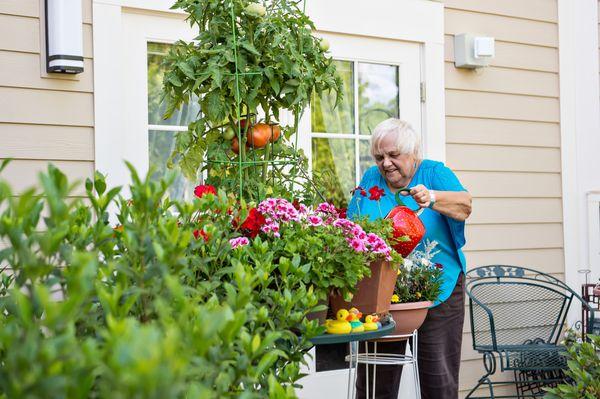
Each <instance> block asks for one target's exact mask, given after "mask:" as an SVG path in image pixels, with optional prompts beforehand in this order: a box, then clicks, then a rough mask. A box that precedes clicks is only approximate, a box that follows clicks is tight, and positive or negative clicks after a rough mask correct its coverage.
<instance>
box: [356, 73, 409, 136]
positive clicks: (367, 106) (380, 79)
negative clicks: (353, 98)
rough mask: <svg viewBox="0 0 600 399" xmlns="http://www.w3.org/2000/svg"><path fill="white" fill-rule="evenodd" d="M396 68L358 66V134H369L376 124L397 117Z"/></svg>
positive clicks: (398, 104)
mask: <svg viewBox="0 0 600 399" xmlns="http://www.w3.org/2000/svg"><path fill="white" fill-rule="evenodd" d="M398 94H399V91H398V67H397V66H394V65H381V64H368V63H363V62H361V63H359V64H358V109H359V113H360V118H359V121H360V130H359V133H360V134H371V131H372V130H373V129H374V128H375V126H377V124H378V123H379V122H381V121H383V120H386V119H388V118H397V117H398V115H399V107H400V103H399V97H398Z"/></svg>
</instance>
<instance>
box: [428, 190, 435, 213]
mask: <svg viewBox="0 0 600 399" xmlns="http://www.w3.org/2000/svg"><path fill="white" fill-rule="evenodd" d="M434 204H435V191H433V190H429V206H428V208H430V209H433V205H434Z"/></svg>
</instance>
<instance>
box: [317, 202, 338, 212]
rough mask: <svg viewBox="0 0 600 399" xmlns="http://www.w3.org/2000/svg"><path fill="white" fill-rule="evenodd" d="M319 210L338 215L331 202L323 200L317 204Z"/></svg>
mask: <svg viewBox="0 0 600 399" xmlns="http://www.w3.org/2000/svg"><path fill="white" fill-rule="evenodd" d="M317 212H323V213H330V214H332V215H337V211H336V208H335V206H333V204H329V203H327V202H322V203H320V204H319V205H318V206H317Z"/></svg>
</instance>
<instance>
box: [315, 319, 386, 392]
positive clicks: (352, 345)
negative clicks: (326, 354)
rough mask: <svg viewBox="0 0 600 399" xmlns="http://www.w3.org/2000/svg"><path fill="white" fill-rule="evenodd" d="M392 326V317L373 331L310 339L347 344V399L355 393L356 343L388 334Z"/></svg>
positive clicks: (324, 335) (317, 341) (318, 342)
mask: <svg viewBox="0 0 600 399" xmlns="http://www.w3.org/2000/svg"><path fill="white" fill-rule="evenodd" d="M394 328H396V323H394V320H393V319H391V318H390V319H389V321H388V323H387V324H384V325H383V326H381V328H380V329H379V330H375V331H365V332H361V333H354V334H352V333H351V334H322V335H318V336H316V337H314V338H312V339H311V340H310V341H311V342H312V343H313V344H314V345H328V344H345V343H347V344H348V346H349V352H350V354H349V356H347V359H348V360H347V361H348V391H347V392H348V395H347V398H348V399H353V398H354V394H355V388H356V387H355V384H356V365H357V358H358V343H359V342H364V341H370V340H373V339H378V338H381V337H384V336H386V335H390V333H393V332H394Z"/></svg>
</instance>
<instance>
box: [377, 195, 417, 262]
mask: <svg viewBox="0 0 600 399" xmlns="http://www.w3.org/2000/svg"><path fill="white" fill-rule="evenodd" d="M401 192H408V193H410V189H409V188H401V189H400V190H398V192H397V193H396V202H397V203H398V206H397V207H395V208H394V209H392V210H391V211H390V213H388V215H387V216H386V217H385V218H386V219H391V221H392V226H393V228H394V238H395V241H396V243H395V244H393V245H392V248H394V249H395V250H396V252H398V253H399V254H400V255H402V257H403V258H406V257H407V256H408V255H409V254H410V253H411V252H412V251H413V249H415V247H416V246H417V245H419V242H421V240H422V239H423V236H424V235H425V226H424V225H423V222H421V219H419V215H420V214H421V213H422V212H423V209H424V208H421V209H419V210H417V211H413V210H412V209H410V208H409V207H408V206H406V205H405V204H404V202H403V201H402V199H401V197H400V193H401Z"/></svg>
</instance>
